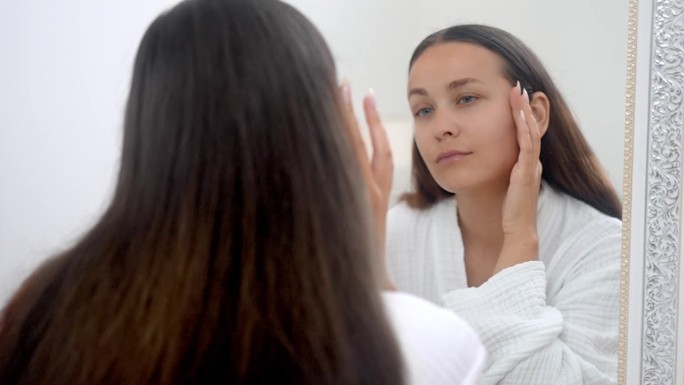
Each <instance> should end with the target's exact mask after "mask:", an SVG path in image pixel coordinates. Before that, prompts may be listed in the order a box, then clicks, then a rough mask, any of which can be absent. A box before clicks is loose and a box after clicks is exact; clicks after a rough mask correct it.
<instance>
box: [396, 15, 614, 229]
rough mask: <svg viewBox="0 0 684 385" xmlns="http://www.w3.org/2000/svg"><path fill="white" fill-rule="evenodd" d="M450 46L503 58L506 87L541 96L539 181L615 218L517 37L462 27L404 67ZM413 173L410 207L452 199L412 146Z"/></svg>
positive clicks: (577, 133)
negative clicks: (544, 105)
mask: <svg viewBox="0 0 684 385" xmlns="http://www.w3.org/2000/svg"><path fill="white" fill-rule="evenodd" d="M449 42H464V43H471V44H475V45H478V46H481V47H484V48H487V49H488V50H490V51H492V52H494V53H496V54H497V55H499V56H500V57H501V58H502V59H503V62H504V65H505V67H504V68H503V69H502V70H503V72H504V76H505V77H506V78H507V79H508V80H509V81H510V82H511V85H514V84H515V83H516V81H520V83H521V85H522V87H523V88H525V89H527V92H528V93H529V94H530V95H532V94H533V93H534V92H543V93H544V94H546V96H547V97H548V99H549V104H550V116H549V126H548V129H547V131H546V133H545V135H544V136H543V138H542V142H541V154H540V161H541V163H542V168H543V171H542V178H543V179H544V180H545V181H546V182H548V184H549V185H551V186H552V187H554V188H556V189H558V190H560V191H562V192H564V193H566V194H568V195H570V196H573V197H575V198H577V199H579V200H581V201H584V202H585V203H587V204H589V205H591V206H593V207H594V208H596V209H597V210H599V211H601V212H603V213H605V214H608V215H610V216H612V217H615V218H620V217H621V215H622V209H621V204H620V200H619V199H618V197H617V194H616V193H615V189H614V188H613V186H612V184H611V183H610V181H609V180H608V178H607V177H606V176H605V174H604V172H603V168H602V167H601V165H600V164H599V162H598V160H597V158H596V156H595V155H594V153H593V151H592V150H591V147H590V146H589V144H588V143H587V141H586V139H585V138H584V136H583V135H582V132H581V130H580V129H579V126H578V125H577V122H576V121H575V119H574V117H573V116H572V112H571V111H570V108H569V107H568V105H567V104H566V102H565V100H564V99H563V96H562V95H561V93H560V91H559V90H558V88H557V87H556V86H555V84H554V82H553V80H552V79H551V76H550V75H549V73H548V72H547V71H546V69H545V68H544V66H543V64H542V63H541V61H540V60H539V58H537V56H536V55H535V54H534V53H533V52H532V51H531V50H530V49H529V48H528V47H527V46H526V45H525V44H524V43H523V42H522V41H521V40H520V39H518V38H516V37H515V36H513V35H511V34H510V33H508V32H506V31H503V30H501V29H498V28H495V27H490V26H484V25H478V24H465V25H456V26H453V27H450V28H446V29H443V30H440V31H438V32H435V33H433V34H432V35H430V36H428V37H426V38H425V39H424V40H423V41H422V42H421V43H420V44H419V45H418V47H416V49H415V50H414V52H413V55H412V56H411V60H410V63H409V69H410V68H411V67H412V66H413V64H414V63H415V61H416V60H417V59H418V58H419V57H420V56H421V55H422V54H423V52H425V50H426V49H428V48H430V47H432V46H434V45H436V44H441V43H449ZM412 169H413V170H412V174H413V186H414V191H413V192H411V193H407V194H405V195H404V196H403V199H404V200H405V201H406V202H407V203H408V204H409V205H410V206H412V207H416V208H427V207H430V206H432V205H433V204H434V203H436V202H438V201H440V200H442V199H444V198H447V197H450V196H452V195H453V194H452V193H450V192H448V191H446V190H444V189H442V188H441V187H440V186H439V185H438V184H437V182H436V181H435V180H434V179H433V178H432V176H431V175H430V172H429V171H428V168H427V166H426V165H425V162H424V161H423V159H422V158H421V156H420V153H419V152H418V148H417V147H416V145H415V143H414V145H413V166H412Z"/></svg>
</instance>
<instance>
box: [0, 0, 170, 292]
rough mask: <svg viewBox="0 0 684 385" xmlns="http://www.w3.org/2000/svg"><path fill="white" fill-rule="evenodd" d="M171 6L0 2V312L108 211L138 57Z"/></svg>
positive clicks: (154, 1)
mask: <svg viewBox="0 0 684 385" xmlns="http://www.w3.org/2000/svg"><path fill="white" fill-rule="evenodd" d="M168 3H169V2H168V1H162V0H145V1H137V0H118V1H116V2H100V1H97V2H95V1H86V0H81V1H79V0H62V1H47V0H43V1H41V0H22V1H3V2H0V47H2V54H1V55H2V59H0V304H2V303H4V301H5V299H6V298H7V297H8V296H9V294H10V292H11V291H12V290H14V288H15V287H16V286H17V284H18V283H19V282H20V280H21V278H23V277H24V276H25V275H26V274H27V273H28V272H30V271H31V269H33V268H34V267H35V265H36V264H37V263H38V262H39V261H41V260H42V259H43V258H45V257H46V256H48V255H50V254H53V253H55V252H56V251H58V250H60V249H63V248H65V247H67V246H68V245H69V244H70V243H71V242H72V241H73V240H75V239H76V238H77V237H78V235H79V234H80V233H81V232H82V231H83V230H84V229H85V228H87V227H88V226H89V225H90V224H91V223H92V222H93V221H94V219H95V218H96V217H97V215H98V214H99V213H100V212H101V211H102V209H103V208H104V206H105V204H106V203H107V201H108V199H109V196H110V191H111V189H112V187H113V183H114V178H115V173H116V169H117V167H118V158H119V150H120V143H119V142H120V138H121V124H122V120H123V108H124V101H125V98H126V93H127V88H128V82H129V78H130V73H131V70H132V63H133V58H134V55H135V51H136V49H137V45H138V42H139V40H140V38H141V37H142V34H143V32H144V30H145V28H147V25H148V24H149V23H150V22H151V21H152V19H153V18H154V17H156V15H157V14H158V13H159V12H160V11H161V10H163V9H164V8H165V7H166V6H168ZM124 26H125V27H124Z"/></svg>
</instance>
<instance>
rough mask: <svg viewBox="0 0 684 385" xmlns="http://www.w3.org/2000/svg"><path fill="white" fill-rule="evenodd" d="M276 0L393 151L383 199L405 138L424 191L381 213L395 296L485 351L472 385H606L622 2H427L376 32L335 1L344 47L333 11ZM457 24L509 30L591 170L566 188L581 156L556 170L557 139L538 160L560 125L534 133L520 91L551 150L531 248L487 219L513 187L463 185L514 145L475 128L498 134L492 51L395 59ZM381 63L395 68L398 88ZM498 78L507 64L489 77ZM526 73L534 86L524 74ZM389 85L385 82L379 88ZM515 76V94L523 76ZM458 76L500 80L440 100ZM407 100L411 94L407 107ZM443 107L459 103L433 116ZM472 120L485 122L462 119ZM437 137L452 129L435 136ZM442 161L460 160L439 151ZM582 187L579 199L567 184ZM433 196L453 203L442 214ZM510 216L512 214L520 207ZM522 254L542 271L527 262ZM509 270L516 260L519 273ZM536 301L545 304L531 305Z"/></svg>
mask: <svg viewBox="0 0 684 385" xmlns="http://www.w3.org/2000/svg"><path fill="white" fill-rule="evenodd" d="M292 2H293V3H295V4H299V5H300V6H302V8H303V9H304V11H305V12H307V11H308V12H311V14H312V15H315V16H313V17H314V20H318V21H319V23H320V27H321V28H322V29H323V32H324V34H325V33H327V37H328V39H329V40H330V41H331V45H332V47H333V50H334V51H335V52H336V54H337V59H338V61H339V63H340V67H341V71H343V73H341V74H340V75H341V76H348V77H350V78H351V79H352V83H353V84H354V85H355V87H356V89H357V90H359V89H360V91H361V92H362V91H363V89H364V88H365V87H367V86H372V87H374V89H375V91H376V93H377V95H378V102H379V104H380V107H381V110H382V112H383V115H384V116H385V118H386V120H387V127H388V130H389V131H390V136H391V138H392V140H393V151H394V154H395V164H396V171H397V173H396V175H395V178H396V179H395V195H394V198H395V200H396V199H397V198H399V197H400V196H401V194H402V193H403V192H406V191H407V190H410V189H411V188H412V187H411V184H410V175H411V167H412V165H411V150H409V148H411V143H412V140H413V138H414V135H415V140H416V144H417V147H416V151H415V152H414V154H415V156H416V158H415V159H422V160H423V162H422V163H421V162H418V165H420V166H421V167H422V168H419V169H420V170H422V171H421V174H420V175H422V177H423V178H422V180H429V181H431V182H430V183H422V184H420V185H419V186H421V188H419V189H418V191H419V193H414V194H413V195H409V196H408V199H404V200H403V201H402V202H401V203H399V204H398V205H397V206H395V208H394V209H392V210H391V211H390V214H389V219H388V245H387V253H388V254H387V259H388V260H387V264H388V267H389V271H390V273H391V276H392V278H393V279H394V280H395V283H396V284H397V287H398V288H399V289H400V290H406V291H409V292H411V293H413V294H416V295H419V296H421V297H424V298H427V299H430V300H432V301H434V302H436V303H439V304H441V305H444V306H445V307H447V308H449V309H452V310H454V311H455V312H456V313H457V314H459V315H462V316H463V317H465V318H467V319H468V320H469V321H470V322H471V324H472V325H473V326H474V328H475V329H476V330H477V331H479V332H480V335H481V336H482V339H483V342H484V343H485V345H486V346H487V348H488V350H489V354H490V357H489V362H488V367H487V369H486V371H485V377H484V383H496V382H498V381H501V380H508V381H519V382H524V383H531V382H534V381H536V380H539V381H540V383H579V382H581V381H583V380H586V381H590V382H591V381H596V382H597V383H615V382H616V381H617V360H618V357H617V351H618V312H619V299H620V298H619V287H620V279H621V276H620V256H621V242H622V237H621V223H620V221H619V219H618V218H619V217H620V216H621V209H620V207H619V204H609V203H607V202H610V201H616V200H618V198H617V197H618V196H620V193H621V191H622V166H623V138H624V134H623V133H624V131H623V130H624V116H625V103H624V101H625V80H626V68H627V67H626V59H627V21H628V5H629V4H627V3H624V2H618V1H613V2H608V3H602V4H601V5H598V4H596V3H594V2H590V1H581V2H572V3H566V4H557V3H553V5H551V4H548V2H541V1H526V2H516V3H504V2H500V3H499V4H493V3H492V2H487V3H486V4H479V5H478V4H472V3H473V2H469V3H466V2H453V1H452V2H446V1H432V2H428V3H427V4H426V3H424V4H422V5H421V7H420V8H419V9H418V8H417V7H416V8H413V7H409V6H407V5H403V6H402V5H397V6H394V7H388V9H386V14H391V15H392V17H391V18H387V17H385V18H383V20H382V23H381V25H382V28H378V25H379V24H380V23H379V22H378V21H377V20H378V19H377V18H373V17H372V16H369V14H368V13H364V12H362V10H361V8H359V9H357V10H356V11H357V12H353V10H351V9H353V7H354V6H355V5H354V3H351V5H348V6H346V7H345V8H346V12H349V13H355V14H358V15H360V16H359V17H358V18H355V19H354V20H355V29H354V32H347V34H345V33H340V31H339V30H336V29H335V28H334V27H332V26H331V25H335V24H334V23H332V24H330V20H333V16H332V15H340V14H344V11H343V10H342V8H343V7H342V6H341V5H339V6H338V7H339V8H336V7H335V6H334V5H329V4H326V7H325V8H324V7H322V6H314V5H311V3H307V2H306V1H299V2H298V1H292ZM373 4H376V3H373ZM358 6H359V7H361V5H360V4H359V5H358ZM597 7H598V8H597ZM492 9H497V12H491V10H492ZM326 17H328V19H326ZM388 19H389V20H388ZM577 20H582V23H581V24H580V23H577ZM472 22H475V23H483V24H488V25H493V26H496V27H500V28H503V29H504V30H507V31H509V32H511V33H513V34H514V35H516V36H517V37H519V38H520V39H521V40H522V41H523V42H525V43H526V44H527V45H528V46H529V47H530V48H531V49H532V51H534V52H535V53H536V54H537V55H538V56H539V57H540V59H541V61H542V63H544V66H545V67H546V69H547V70H548V72H549V73H550V75H551V78H552V81H553V83H554V84H555V85H556V86H557V87H558V89H559V90H560V92H561V94H562V95H563V98H564V100H565V101H566V102H567V104H568V106H569V109H570V110H571V111H572V113H573V114H574V117H575V119H576V121H577V123H578V126H579V127H580V129H581V132H582V134H583V135H584V137H586V138H587V140H588V142H589V143H590V145H591V147H592V148H593V149H594V152H595V158H596V159H597V160H598V161H599V162H600V163H601V165H602V166H598V167H597V168H592V167H588V168H589V170H588V171H587V173H586V174H585V175H582V174H581V172H582V169H583V168H584V167H587V163H590V162H591V161H592V160H595V159H594V157H592V156H589V155H587V154H586V153H584V154H583V153H582V152H581V151H580V154H579V155H578V157H577V158H576V159H575V160H572V161H567V160H566V159H563V157H562V156H561V154H563V155H566V154H568V153H571V152H572V149H573V147H575V146H576V144H575V143H573V141H572V140H571V139H568V138H564V139H563V140H560V141H559V142H560V143H561V144H562V146H561V147H558V148H553V147H551V145H550V144H549V141H550V140H551V139H550V138H551V137H552V136H553V135H555V134H557V133H558V132H562V131H566V130H567V127H564V126H562V125H561V124H560V123H559V121H558V119H559V118H557V117H556V118H555V119H554V120H553V121H551V122H548V121H545V113H544V111H545V108H544V105H545V104H544V101H543V98H542V97H541V96H539V94H538V95H537V96H538V97H537V98H535V95H534V93H532V98H531V101H530V102H531V106H532V108H533V110H534V111H535V112H539V113H538V114H535V117H536V118H537V120H538V121H539V123H540V126H542V127H540V129H541V131H545V128H546V127H543V125H544V124H545V123H546V124H547V125H548V126H547V127H548V132H546V133H545V139H546V143H545V142H542V149H541V152H542V161H544V160H543V159H544V150H545V149H546V150H547V151H550V152H551V153H552V154H550V155H549V154H548V153H547V156H548V158H547V160H546V162H547V163H546V164H545V167H544V171H545V177H544V179H545V182H544V184H543V187H542V191H541V193H540V198H539V201H540V203H539V211H538V213H537V215H538V216H537V217H536V220H537V221H538V222H537V228H538V233H535V235H536V236H538V237H539V249H538V250H537V249H536V248H534V247H532V248H527V247H528V246H529V245H526V244H525V245H522V246H521V245H519V244H515V242H514V241H511V237H510V235H511V232H515V231H517V230H519V229H520V228H519V227H518V226H521V224H523V225H524V221H517V222H516V223H515V226H513V227H512V228H514V229H515V231H511V228H506V223H507V222H506V213H507V212H510V211H506V206H504V207H503V208H502V202H503V201H504V199H503V197H507V199H508V198H510V194H509V195H506V193H507V192H510V191H511V189H512V186H514V183H513V182H511V185H510V186H509V187H508V190H506V189H504V190H503V191H502V190H496V189H494V188H491V187H488V188H484V189H483V188H479V189H478V188H476V187H482V186H483V184H482V183H485V182H487V181H491V180H492V179H488V177H487V175H488V174H487V173H488V172H492V168H495V167H496V164H497V162H498V161H500V159H501V158H502V157H503V158H506V156H507V155H506V151H507V148H508V147H507V146H506V143H510V141H511V140H513V143H514V141H515V139H510V140H508V141H507V139H506V137H505V136H506V133H510V131H505V132H499V134H498V135H494V136H491V137H487V136H486V135H487V134H488V131H487V129H490V128H491V127H490V126H494V127H495V128H501V127H505V123H503V121H498V120H496V119H499V115H498V114H497V112H496V111H500V110H496V108H494V107H492V106H491V104H492V103H494V101H495V100H498V101H500V100H501V99H497V97H500V96H501V95H502V94H503V95H507V94H506V93H505V92H503V88H505V87H504V85H505V86H506V87H508V89H510V88H511V87H512V86H513V84H515V80H519V79H515V78H512V77H510V76H504V75H505V74H501V72H505V71H499V72H498V74H499V75H502V76H499V77H498V78H497V77H495V76H494V75H492V74H491V73H484V72H486V70H490V69H491V70H494V71H495V70H496V69H498V67H497V66H496V65H494V66H492V68H489V67H487V65H488V64H491V63H493V62H495V61H496V60H495V59H492V58H490V57H487V54H488V53H489V54H491V51H495V50H494V49H491V48H489V47H487V48H489V51H488V50H485V51H484V53H483V52H480V51H477V50H473V49H472V47H470V48H468V47H464V46H460V47H456V46H452V47H450V48H445V47H446V45H439V44H437V45H435V46H430V47H428V48H426V50H425V51H423V52H421V53H419V55H418V57H417V59H416V61H415V62H414V63H413V67H411V71H410V73H409V71H408V69H409V68H408V61H407V60H406V58H408V57H410V56H411V53H412V51H413V49H414V48H415V47H416V46H417V45H418V43H419V42H420V41H421V39H422V38H424V37H425V36H427V35H428V34H430V33H432V32H435V31H437V30H439V29H441V28H444V27H447V26H450V25H453V24H463V23H472ZM370 31H373V33H370ZM375 31H379V32H377V33H376V32H375ZM349 34H356V37H358V39H355V40H354V41H355V43H354V44H351V43H349V42H350V40H348V39H349V37H350V36H349ZM360 37H363V38H360ZM485 40H486V39H485ZM490 40H491V39H490ZM471 42H472V41H471ZM568 42H572V43H568ZM483 45H484V44H483ZM490 56H491V55H490ZM500 56H506V55H503V54H502V55H500ZM397 57H399V64H401V65H403V66H405V67H403V68H401V69H400V71H401V73H400V74H399V77H398V78H397V77H396V76H397V74H396V71H397V68H396V66H397ZM402 58H403V60H402ZM504 62H505V60H504ZM495 64H497V65H499V64H501V63H500V62H497V63H495ZM506 65H509V66H510V63H504V66H503V67H504V68H505V66H506ZM345 70H346V72H344V71H345ZM495 72H496V71H495ZM512 72H514V73H516V74H519V73H521V71H517V72H516V71H512ZM523 72H524V71H523ZM532 72H537V73H539V71H537V69H535V70H534V71H532ZM390 75H391V76H394V78H393V79H390V80H389V81H387V78H388V77H390ZM522 77H523V79H521V80H523V86H525V87H527V85H526V84H525V81H526V80H527V79H524V76H522ZM465 78H475V79H476V80H480V79H484V80H485V81H484V83H487V85H491V84H495V83H496V82H497V81H500V80H501V81H503V85H502V90H498V91H496V92H495V91H493V90H492V89H491V88H487V87H483V86H480V87H477V86H471V85H467V86H459V87H458V88H457V89H456V88H454V89H452V90H450V91H449V92H447V91H444V90H445V89H446V86H447V85H449V84H450V82H451V81H453V80H459V79H465ZM528 82H529V81H528ZM532 88H535V87H532ZM541 88H543V89H544V90H545V92H544V93H545V94H547V96H548V94H551V93H552V92H551V91H550V90H549V89H548V86H542V87H541ZM537 89H539V86H538V87H537ZM412 91H416V92H412ZM533 91H534V90H533ZM407 92H408V93H411V94H412V96H410V97H409V100H408V103H407V102H406V100H405V95H406V94H407ZM402 97H403V98H404V99H402ZM548 99H550V100H551V102H550V103H549V104H550V107H549V110H550V111H551V112H549V113H553V112H557V111H558V110H562V103H561V102H560V101H559V100H558V99H557V98H555V97H548ZM505 100H506V101H507V102H508V99H507V98H506V99H505ZM449 102H452V103H460V104H458V106H456V107H448V108H447V107H446V106H449ZM504 107H507V108H508V113H509V114H510V110H513V111H516V108H517V105H516V104H515V102H510V106H509V105H508V104H505V105H504ZM487 108H494V109H491V110H489V109H487ZM500 108H501V111H505V110H506V109H505V108H503V107H500ZM450 109H451V110H450ZM448 111H451V113H449V112H448ZM478 114H483V115H484V116H486V117H485V118H482V119H481V120H478V118H477V115H478ZM414 116H415V117H414ZM507 118H508V119H509V122H511V123H509V124H512V122H514V121H515V116H508V117H507ZM481 121H484V122H486V123H488V124H489V126H488V125H487V124H483V123H480V122H481ZM494 122H498V123H494ZM446 124H451V125H452V128H451V129H449V128H445V125H446ZM470 127H477V128H478V131H477V135H472V134H471V135H472V136H468V135H469V131H468V130H469V129H471V128H470ZM492 129H493V128H492ZM454 138H455V139H454ZM473 138H476V139H481V140H483V142H484V143H485V144H486V145H489V146H491V147H487V146H486V145H481V146H483V147H477V146H476V145H477V144H478V143H479V142H477V141H476V140H475V139H473ZM459 139H460V141H459ZM446 143H452V144H451V145H450V146H449V145H447V144H446ZM459 146H461V147H459ZM580 147H581V146H580ZM487 148H495V149H496V152H495V153H492V154H488V155H487V157H483V158H482V159H483V160H482V161H479V162H478V160H479V159H478V155H479V154H481V153H486V151H485V150H482V149H487ZM453 150H455V151H459V152H460V153H458V154H451V153H449V151H453ZM444 153H446V155H450V156H449V157H447V158H444V159H446V160H445V161H443V162H442V157H441V155H440V154H444ZM452 155H453V156H452ZM433 159H436V161H433ZM484 159H486V161H485V160H484ZM564 161H565V162H566V163H564ZM510 166H512V163H509V167H510ZM413 167H416V166H413ZM564 167H565V170H564ZM558 175H563V177H562V178H561V179H563V178H565V177H568V175H571V176H572V175H574V176H576V177H577V180H576V181H575V182H564V183H559V182H558V181H555V182H554V180H555V178H556V177H557V176H558ZM603 175H607V176H608V180H609V182H608V183H603V182H602V181H601V178H602V176H603ZM506 178H508V176H506ZM569 178H570V179H572V178H571V177H569ZM494 180H498V179H494ZM513 180H514V178H513V177H511V181H513ZM507 182H508V181H507V180H506V183H507ZM611 183H612V185H613V186H614V187H615V189H616V190H617V193H615V192H612V191H611V188H610V186H608V187H607V188H603V187H601V186H606V185H610V184H611ZM561 184H564V185H565V187H562V186H560V185H561ZM582 185H588V186H591V187H588V188H585V187H578V186H582ZM421 191H423V193H420V192H421ZM425 191H428V193H425ZM582 191H584V195H583V193H582ZM449 193H456V199H455V201H454V199H452V198H450V194H449ZM492 196H496V197H498V198H492ZM404 198H406V196H404ZM575 198H579V199H575ZM580 201H581V202H580ZM456 202H458V209H457V208H456ZM497 202H498V203H497ZM517 207H523V208H524V204H523V202H519V203H518V206H517ZM521 210H523V209H521ZM502 212H503V219H502V214H501V213H502ZM516 214H520V211H519V212H517V213H516ZM502 222H503V223H502ZM521 237H522V238H525V236H521ZM513 238H515V237H513ZM530 250H531V251H530ZM537 255H538V259H539V260H541V261H542V262H543V264H539V263H538V262H535V261H534V260H536V259H537ZM515 256H518V257H515ZM525 261H529V263H521V262H525ZM540 298H545V301H541V302H535V300H539V299H540ZM512 304H514V305H512ZM511 357H516V358H511Z"/></svg>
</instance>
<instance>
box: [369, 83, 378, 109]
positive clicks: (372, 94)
mask: <svg viewBox="0 0 684 385" xmlns="http://www.w3.org/2000/svg"><path fill="white" fill-rule="evenodd" d="M376 105H377V104H376V102H375V91H373V89H372V88H369V89H368V106H369V107H371V108H373V109H375V107H376Z"/></svg>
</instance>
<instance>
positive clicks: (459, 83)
mask: <svg viewBox="0 0 684 385" xmlns="http://www.w3.org/2000/svg"><path fill="white" fill-rule="evenodd" d="M471 83H477V84H483V85H486V84H487V83H485V82H483V81H481V80H478V79H475V78H463V79H457V80H453V81H451V82H450V83H449V84H448V85H447V87H446V88H447V90H449V91H451V90H454V89H457V88H460V87H463V86H465V85H467V84H471ZM427 94H428V92H427V91H426V90H425V88H420V87H417V88H412V89H410V90H409V92H408V97H409V98H410V97H411V96H412V95H422V96H426V95H427Z"/></svg>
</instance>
